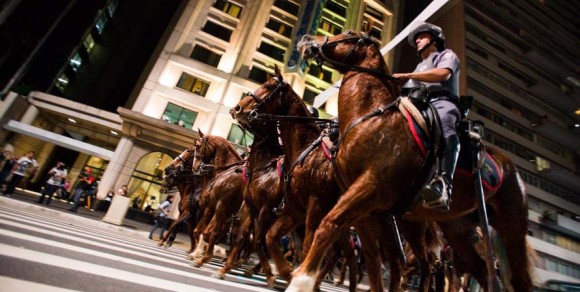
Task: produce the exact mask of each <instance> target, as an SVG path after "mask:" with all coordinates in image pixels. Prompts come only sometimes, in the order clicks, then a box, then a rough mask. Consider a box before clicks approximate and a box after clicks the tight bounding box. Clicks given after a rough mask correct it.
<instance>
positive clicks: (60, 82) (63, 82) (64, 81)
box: [56, 73, 69, 93]
mask: <svg viewBox="0 0 580 292" xmlns="http://www.w3.org/2000/svg"><path fill="white" fill-rule="evenodd" d="M68 82H69V79H68V77H67V76H66V74H64V73H62V74H61V75H60V76H59V77H58V79H57V80H56V87H57V88H58V89H59V90H60V92H63V93H64V91H65V90H66V88H67V86H68Z"/></svg>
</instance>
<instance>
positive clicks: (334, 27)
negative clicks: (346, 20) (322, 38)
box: [320, 19, 342, 35]
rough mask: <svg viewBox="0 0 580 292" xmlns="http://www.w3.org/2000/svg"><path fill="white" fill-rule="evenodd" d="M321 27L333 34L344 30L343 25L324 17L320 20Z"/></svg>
mask: <svg viewBox="0 0 580 292" xmlns="http://www.w3.org/2000/svg"><path fill="white" fill-rule="evenodd" d="M320 29H322V30H324V31H327V32H329V33H330V34H332V35H338V34H340V33H341V32H342V27H340V26H338V25H336V24H334V23H332V22H330V21H328V20H326V19H322V21H321V22H320Z"/></svg>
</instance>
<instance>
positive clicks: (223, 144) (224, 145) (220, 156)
mask: <svg viewBox="0 0 580 292" xmlns="http://www.w3.org/2000/svg"><path fill="white" fill-rule="evenodd" d="M208 137H209V139H208V143H210V144H213V146H214V147H215V149H216V154H215V164H216V165H219V166H223V165H225V164H229V163H234V162H238V161H241V160H242V157H241V156H240V154H239V153H238V151H236V148H234V146H232V144H231V143H230V142H229V141H228V140H227V139H225V138H223V137H220V136H208Z"/></svg>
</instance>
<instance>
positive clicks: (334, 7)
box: [324, 1, 346, 17]
mask: <svg viewBox="0 0 580 292" xmlns="http://www.w3.org/2000/svg"><path fill="white" fill-rule="evenodd" d="M324 8H326V9H328V10H330V11H332V12H334V13H336V14H337V15H339V16H342V17H346V7H344V6H342V5H339V4H338V3H336V2H334V1H326V5H325V6H324Z"/></svg>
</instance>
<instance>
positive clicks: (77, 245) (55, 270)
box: [0, 197, 368, 292]
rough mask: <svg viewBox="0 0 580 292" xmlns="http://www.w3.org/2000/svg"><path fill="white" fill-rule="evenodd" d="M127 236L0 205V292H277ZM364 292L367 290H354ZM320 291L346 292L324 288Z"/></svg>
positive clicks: (64, 216)
mask: <svg viewBox="0 0 580 292" xmlns="http://www.w3.org/2000/svg"><path fill="white" fill-rule="evenodd" d="M138 227H139V228H135V227H132V228H127V227H124V226H117V225H112V224H108V223H105V222H102V221H100V220H97V219H95V218H86V217H83V216H79V215H78V214H73V213H69V212H66V211H63V210H60V209H55V208H46V207H44V206H40V205H37V204H34V203H31V202H23V201H22V200H16V199H14V198H6V197H0V292H1V291H18V292H24V291H235V292H239V291H282V290H283V287H284V286H285V285H284V282H282V281H279V282H278V284H277V285H276V287H275V288H274V289H268V288H267V287H266V284H265V281H264V278H263V277H262V276H260V275H254V276H253V277H251V278H245V277H243V276H242V274H243V271H242V270H234V271H233V273H232V274H229V275H228V276H227V278H226V280H225V281H223V280H217V279H214V278H211V277H210V275H211V274H212V273H213V272H215V271H216V270H217V269H218V268H219V267H220V266H221V264H220V261H219V260H218V259H214V260H213V261H212V262H210V263H209V264H207V265H205V266H203V267H202V268H193V267H192V266H191V264H190V261H189V260H187V259H186V258H185V250H186V249H187V245H186V244H184V242H182V244H176V245H174V246H172V247H171V248H169V249H163V248H159V247H157V245H156V242H155V241H151V240H149V239H147V235H148V229H144V228H148V227H149V226H144V227H143V226H138ZM359 288H361V289H365V288H368V287H359ZM321 290H322V291H347V289H346V287H335V286H334V285H332V284H331V283H327V282H325V283H323V284H322V287H321Z"/></svg>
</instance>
